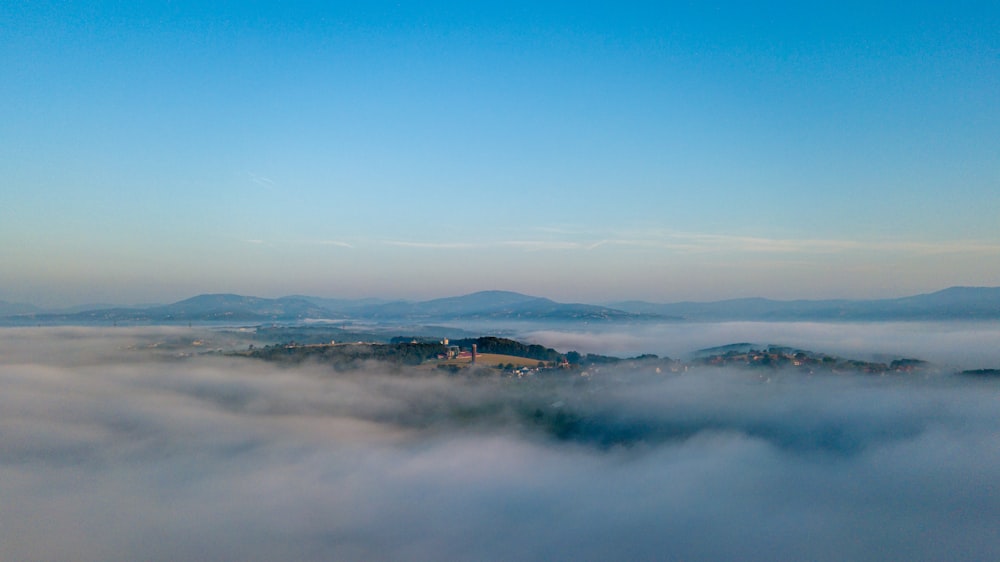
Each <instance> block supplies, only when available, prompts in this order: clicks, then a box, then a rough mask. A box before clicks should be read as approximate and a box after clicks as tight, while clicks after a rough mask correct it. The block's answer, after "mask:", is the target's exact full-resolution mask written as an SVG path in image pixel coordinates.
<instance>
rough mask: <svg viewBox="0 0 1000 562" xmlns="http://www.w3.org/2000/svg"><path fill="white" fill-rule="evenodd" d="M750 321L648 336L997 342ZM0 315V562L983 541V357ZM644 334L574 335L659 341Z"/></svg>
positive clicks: (873, 548)
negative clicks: (939, 369)
mask: <svg viewBox="0 0 1000 562" xmlns="http://www.w3.org/2000/svg"><path fill="white" fill-rule="evenodd" d="M758 327H760V325H744V324H740V325H731V324H730V325H718V326H715V325H702V326H698V327H696V328H691V327H690V325H689V326H688V329H689V330H695V331H696V330H718V333H716V334H702V335H698V334H694V333H689V334H688V335H686V336H685V335H683V334H680V333H679V332H678V333H676V334H674V335H677V336H678V337H679V338H683V342H682V343H684V344H685V345H686V343H687V342H690V343H691V344H692V345H691V346H690V347H685V348H684V349H683V351H689V350H691V349H695V348H697V347H704V346H706V345H720V344H724V343H730V342H731V341H744V340H745V341H754V342H765V343H787V344H795V345H802V346H803V347H807V348H810V349H814V350H817V351H823V352H838V351H841V350H842V349H841V348H837V347H835V346H834V345H832V344H835V343H838V342H839V343H840V344H843V345H844V346H845V348H844V349H848V348H851V347H852V345H853V344H852V342H856V343H857V344H858V345H857V348H856V349H871V350H872V351H873V352H874V351H876V350H881V347H880V343H884V344H885V345H886V349H884V351H885V352H887V353H901V354H905V355H915V356H919V357H922V358H926V359H933V360H938V361H941V360H942V359H944V358H948V357H952V356H953V355H954V356H956V357H957V355H955V354H956V353H958V352H957V351H956V352H955V353H952V352H949V351H948V350H947V347H948V345H955V346H956V347H957V348H958V349H960V350H966V349H971V348H975V347H976V346H979V345H983V346H992V347H993V348H994V349H993V350H992V351H989V352H984V353H986V355H984V356H983V357H984V358H989V357H988V354H989V353H994V354H995V353H996V349H995V348H996V346H997V343H998V339H997V338H996V331H992V332H982V333H980V332H977V333H976V334H975V335H973V336H970V335H969V334H968V333H965V332H961V331H959V332H955V333H951V332H949V333H944V334H941V335H939V336H938V337H936V338H934V337H931V336H929V335H928V334H927V333H925V332H923V331H921V330H919V329H916V330H914V332H913V333H912V334H911V336H912V339H907V337H906V334H905V333H903V332H900V331H898V330H897V331H891V332H890V331H885V332H879V331H878V330H877V329H874V328H873V329H872V330H870V331H861V332H859V333H858V334H855V335H854V336H850V335H849V333H850V331H851V329H852V328H851V325H838V326H837V327H836V328H834V329H833V330H832V331H828V332H823V328H822V327H821V326H816V327H815V328H809V327H808V325H805V326H802V325H800V327H802V331H801V333H800V334H799V336H801V338H802V340H795V341H790V340H789V339H787V338H785V337H784V336H785V334H777V335H781V336H782V337H781V338H778V339H779V340H780V341H773V342H772V341H771V340H772V339H774V338H775V336H776V335H775V334H771V333H766V332H754V329H755V328H758ZM810 329H812V330H813V331H812V332H811V333H810V332H808V330H810ZM741 330H742V331H741ZM988 334H993V335H992V338H993V339H990V337H991V336H989V335H988ZM538 335H539V336H540V337H545V338H548V339H547V340H546V341H544V342H543V341H539V343H546V344H547V345H554V346H556V347H558V348H561V349H563V350H565V349H567V348H573V347H583V346H579V345H577V344H574V343H573V342H571V341H569V340H566V341H564V342H563V343H560V342H559V341H557V340H558V338H559V337H563V336H565V337H570V336H572V337H580V334H570V335H566V334H563V335H560V334H557V333H555V332H546V333H544V334H538ZM810 335H812V336H814V337H815V338H816V339H814V340H810V341H806V340H808V336H810ZM0 336H2V337H0V560H47V561H52V560H73V561H90V560H92V561H97V560H100V561H107V560H163V561H167V560H169V561H175V560H382V559H393V560H435V561H437V560H654V559H655V560H664V559H666V560H671V559H676V560H776V559H777V560H837V561H840V560H859V559H861V560H996V559H1000V531H998V529H1000V476H998V475H1000V431H998V430H1000V407H998V405H1000V380H993V379H976V378H967V377H961V376H957V375H949V374H941V375H928V376H885V377H872V376H862V375H823V376H818V375H817V376H803V375H796V374H793V373H781V372H767V373H761V372H760V371H753V372H751V371H744V370H691V371H688V372H686V373H667V372H664V373H655V372H645V371H636V372H617V371H614V370H611V371H604V372H601V373H599V374H597V375H594V376H592V377H589V378H587V377H581V376H579V375H576V376H553V377H551V378H548V379H544V380H543V379H541V378H537V379H535V380H531V379H522V380H518V379H503V378H498V377H490V376H482V377H473V376H447V375H439V374H432V373H429V372H427V371H424V372H420V373H418V372H416V371H413V370H407V369H400V368H390V367H388V366H385V365H371V366H370V367H369V368H368V369H366V370H363V371H359V372H353V373H337V372H334V371H333V370H331V369H330V368H329V367H327V366H324V365H305V366H297V367H287V366H285V367H279V366H277V365H275V364H270V363H266V362H260V361H254V360H249V359H243V358H235V357H211V356H199V355H192V356H186V357H182V356H179V355H180V354H181V353H191V352H193V351H197V350H198V349H202V348H204V347H209V346H213V345H224V344H234V345H235V344H236V343H238V340H233V341H229V340H227V339H226V338H230V337H233V336H229V335H225V336H223V335H220V334H218V333H207V332H198V331H189V330H186V329H179V328H172V329H163V328H145V329H123V328H119V329H105V330H101V329H90V328H39V329H5V330H2V331H0ZM584 336H587V335H586V334H584ZM654 336H655V334H651V333H647V334H645V335H644V336H642V337H645V338H648V340H641V339H640V341H638V342H633V341H632V340H631V339H629V338H630V337H631V336H615V335H614V334H607V333H606V334H601V335H599V336H597V337H600V338H602V339H603V341H608V340H609V339H611V338H615V339H614V340H613V341H616V342H618V343H616V344H615V346H617V347H615V346H611V347H608V348H602V349H587V350H588V351H590V350H593V351H605V352H613V351H616V350H618V349H622V350H634V351H636V352H647V351H651V352H658V353H665V352H669V353H670V354H678V353H676V352H673V351H670V350H671V349H673V348H672V347H670V346H673V345H681V343H669V344H668V343H664V344H662V345H663V347H657V348H644V347H642V346H643V345H644V342H645V341H651V339H652V338H653V337H654ZM821 336H822V337H821ZM588 337H589V336H588ZM880 337H881V338H882V339H881V340H878V338H880ZM966 337H971V338H973V340H974V341H972V342H969V341H965V340H964V339H963V338H966ZM824 338H825V339H824ZM196 341H197V342H198V344H199V345H192V343H193V342H196ZM931 341H934V342H937V344H939V347H936V348H935V347H933V346H930V345H927V344H928V343H929V342H931ZM827 344H831V345H827ZM678 349H680V348H678ZM918 351H919V352H918ZM678 355H679V354H678ZM973 366H980V365H978V364H976V365H973ZM985 366H991V365H985ZM992 366H997V365H996V363H994V364H993V365H992Z"/></svg>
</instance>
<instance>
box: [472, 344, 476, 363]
mask: <svg viewBox="0 0 1000 562" xmlns="http://www.w3.org/2000/svg"><path fill="white" fill-rule="evenodd" d="M472 364H473V365H475V364H476V344H472Z"/></svg>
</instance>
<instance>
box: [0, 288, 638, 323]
mask: <svg viewBox="0 0 1000 562" xmlns="http://www.w3.org/2000/svg"><path fill="white" fill-rule="evenodd" d="M324 305H326V306H324ZM648 316H649V315H647V314H644V313H631V312H625V311H622V310H617V309H613V308H609V307H605V306H598V305H590V304H576V303H572V304H565V303H558V302H555V301H553V300H550V299H547V298H543V297H533V296H529V295H523V294H520V293H514V292H511V291H481V292H478V293H471V294H468V295H463V296H459V297H447V298H441V299H433V300H428V301H421V302H407V301H389V302H386V301H379V300H378V299H360V300H357V301H350V300H341V299H323V298H319V297H306V296H291V297H281V298H276V299H268V298H262V297H252V296H244V295H235V294H204V295H197V296H195V297H191V298H189V299H185V300H182V301H178V302H175V303H173V304H168V305H164V306H154V307H149V308H143V309H139V308H127V307H114V308H102V309H96V310H88V311H82V312H75V313H46V312H37V311H35V312H27V313H16V315H8V316H7V321H8V323H10V322H15V323H16V322H20V323H26V322H39V323H42V322H48V323H59V322H67V323H72V322H88V323H90V322H147V323H155V322H167V323H169V322H195V321H197V322H268V321H296V320H374V321H399V320H404V321H410V322H416V321H419V322H426V321H447V320H462V319H495V320H501V319H506V320H512V319H513V320H550V321H608V320H628V319H640V318H646V317H648Z"/></svg>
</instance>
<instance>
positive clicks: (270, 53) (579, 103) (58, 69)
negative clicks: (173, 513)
mask: <svg viewBox="0 0 1000 562" xmlns="http://www.w3.org/2000/svg"><path fill="white" fill-rule="evenodd" d="M23 4H24V5H21V3H13V2H11V3H5V4H3V5H0V75H2V76H3V77H4V79H3V80H2V81H0V174H2V175H0V181H2V182H3V189H2V190H0V241H2V244H0V299H3V300H11V301H30V302H36V303H39V304H48V305H57V304H74V303H81V302H94V301H104V302H119V303H135V302H165V301H171V300H177V299H180V298H184V297H187V296H191V295H193V294H196V293H201V292H239V293H247V294H257V295H261V296H279V295H282V294H291V293H308V294H315V295H322V296H342V297H360V296H382V297H401V298H430V297H436V296H445V295H452V294H459V293H464V292H471V291H475V290H481V289H494V288H499V289H511V290H518V291H522V292H527V293H531V294H539V295H544V296H549V297H552V298H556V299H559V300H586V301H600V300H614V299H624V298H642V299H647V300H656V301H673V300H684V299H695V300H710V299H716V298H729V297H738V296H750V295H763V296H768V297H773V298H814V297H862V298H864V297H883V296H895V295H905V294H912V293H917V292H924V291H929V290H935V289H939V288H943V287H946V286H949V285H958V284H961V285H1000V95H998V92H1000V33H998V32H997V29H1000V8H998V7H997V6H996V5H995V4H994V3H988V2H982V3H962V2H951V3H939V2H934V3H928V4H921V3H914V2H907V3H899V4H895V3H885V4H878V5H872V4H870V3H854V4H852V3H830V4H828V5H826V6H822V7H818V8H817V7H807V6H803V5H802V3H791V2H789V3H769V4H764V5H754V6H750V5H749V3H725V2H723V3H700V2H698V3H671V2H658V3H648V4H647V3H631V4H629V5H627V6H621V5H617V4H613V3H601V2H595V3H580V2H573V3H568V2H567V3H545V4H543V5H537V4H538V3H511V2H504V3H498V4H470V3H451V2H423V3H405V2H399V3H397V2H386V3H363V5H358V3H336V2H317V3H307V2H300V3H294V5H293V6H286V5H281V4H279V3H267V2H234V3H219V4H216V5H214V6H211V7H206V6H203V5H202V3H200V2H191V3H186V2H170V3H166V2H164V3H112V2H107V3H86V2H78V3H73V2H59V3H52V4H46V3H41V2H39V3H23ZM755 4H756V3H755Z"/></svg>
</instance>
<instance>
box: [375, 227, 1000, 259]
mask: <svg viewBox="0 0 1000 562" xmlns="http://www.w3.org/2000/svg"><path fill="white" fill-rule="evenodd" d="M549 234H550V236H548V237H539V238H525V239H516V238H515V239H506V240H478V241H460V242H436V241H424V240H409V241H403V240H384V241H382V244H384V245H388V246H396V247H402V248H424V249H437V250H470V249H491V248H511V249H520V250H523V251H526V252H545V251H550V252H573V251H593V250H598V249H602V248H618V249H635V250H647V251H657V252H670V253H675V254H690V255H695V254H716V253H717V254H759V255H763V254H768V255H781V256H786V257H788V256H793V255H803V256H817V255H836V254H847V253H855V254H858V253H884V254H902V255H914V256H932V255H942V254H978V255H983V256H1000V244H997V243H992V242H986V241H979V240H956V241H948V242H935V243H929V242H916V241H907V240H874V241H873V240H844V239H823V238H773V237H765V236H749V235H738V234H735V235H734V234H719V233H702V232H682V231H667V230H658V229H650V230H636V231H619V232H593V231H592V232H590V233H589V234H585V233H582V232H573V231H571V230H569V229H563V230H559V231H556V230H552V231H550V232H549Z"/></svg>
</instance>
